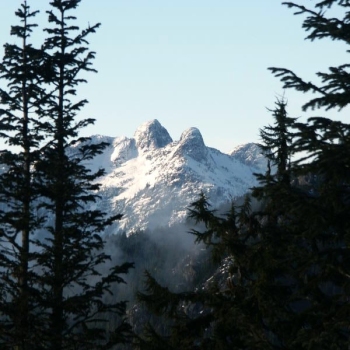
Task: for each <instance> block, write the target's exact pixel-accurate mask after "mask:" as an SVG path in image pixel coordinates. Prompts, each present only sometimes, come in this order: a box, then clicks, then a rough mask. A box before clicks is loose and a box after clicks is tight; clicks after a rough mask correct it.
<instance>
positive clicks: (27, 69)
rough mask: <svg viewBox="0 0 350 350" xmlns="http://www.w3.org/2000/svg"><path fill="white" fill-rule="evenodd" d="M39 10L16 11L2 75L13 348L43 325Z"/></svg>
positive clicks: (4, 276)
mask: <svg viewBox="0 0 350 350" xmlns="http://www.w3.org/2000/svg"><path fill="white" fill-rule="evenodd" d="M36 14H37V11H34V12H32V11H30V8H29V6H28V5H27V2H26V1H24V2H23V3H22V5H21V7H20V8H19V9H18V10H17V12H16V16H17V17H18V18H19V20H20V22H21V24H19V25H16V26H12V27H11V35H14V36H16V37H17V38H19V39H20V40H21V42H22V45H21V46H17V45H16V44H6V45H5V47H4V48H5V55H4V57H3V60H2V62H1V63H0V78H1V80H2V81H3V83H4V85H5V84H6V83H7V87H6V88H2V89H0V102H1V109H0V118H1V119H0V128H1V134H0V137H1V138H2V139H3V142H4V143H5V144H6V145H7V147H8V148H7V149H4V150H2V151H1V153H0V164H1V174H0V202H1V209H0V228H1V230H0V244H1V256H0V283H1V305H0V312H1V322H0V344H1V345H0V346H1V348H11V349H13V348H16V349H31V348H33V346H34V344H35V338H36V336H35V335H36V334H37V332H38V328H40V324H39V323H38V322H37V320H36V319H35V312H34V309H35V308H36V302H35V298H34V296H35V295H36V294H37V293H36V291H35V287H34V286H33V280H34V279H35V278H34V277H35V273H34V271H33V269H32V267H31V265H32V255H31V249H30V239H31V237H30V234H31V233H33V232H34V231H35V230H36V229H37V228H38V227H39V226H40V218H39V217H38V215H37V214H36V209H35V199H36V198H37V196H38V191H37V188H36V185H35V179H34V178H33V174H32V167H33V165H34V164H35V162H36V161H37V160H38V150H39V143H40V141H41V140H42V138H43V136H42V134H41V133H40V125H39V124H40V123H39V122H38V121H37V120H35V118H33V112H34V111H35V110H36V108H37V107H36V106H37V103H38V101H39V99H40V96H42V94H43V89H42V87H41V74H40V73H39V69H40V68H39V67H40V65H41V64H42V62H43V55H42V51H41V50H40V49H35V48H34V47H33V46H32V45H31V44H30V43H29V39H30V34H31V33H32V30H33V28H34V27H36V26H37V25H36V24H34V23H31V22H30V21H31V20H32V18H33V17H34V16H35V15H36Z"/></svg>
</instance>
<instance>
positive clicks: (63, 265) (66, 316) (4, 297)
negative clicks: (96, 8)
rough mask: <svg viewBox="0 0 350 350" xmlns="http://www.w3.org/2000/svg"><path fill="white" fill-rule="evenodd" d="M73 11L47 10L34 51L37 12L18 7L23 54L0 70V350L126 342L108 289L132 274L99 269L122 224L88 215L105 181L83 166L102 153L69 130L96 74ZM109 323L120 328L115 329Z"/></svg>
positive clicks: (11, 55)
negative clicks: (0, 143) (2, 83)
mask: <svg viewBox="0 0 350 350" xmlns="http://www.w3.org/2000/svg"><path fill="white" fill-rule="evenodd" d="M79 3H80V1H73V0H72V1H69V0H66V1H64V0H57V1H51V2H50V3H49V5H50V6H51V10H50V11H48V21H49V24H50V25H51V27H50V28H47V29H45V30H46V32H47V38H46V40H45V42H44V43H43V45H42V46H41V48H40V50H34V49H33V48H32V47H31V46H30V45H28V44H27V43H26V40H27V38H28V34H29V33H30V32H31V28H32V26H33V25H30V24H28V23H27V18H29V17H32V16H34V14H35V12H34V13H31V12H30V11H29V7H28V6H27V5H26V3H24V5H23V6H22V10H19V11H18V12H17V15H18V16H19V17H20V18H21V19H23V21H24V25H23V26H22V27H14V28H13V33H14V34H16V35H18V36H19V37H20V38H22V39H23V48H18V47H15V46H11V45H7V46H6V53H5V58H4V61H3V64H2V65H1V72H2V78H5V79H7V80H8V81H9V92H7V91H5V90H1V101H2V103H3V104H7V106H8V108H3V109H1V115H2V120H1V129H2V137H4V138H5V139H6V140H7V142H8V143H9V144H10V145H16V146H20V147H21V149H22V150H21V151H20V152H19V153H15V152H10V151H3V152H2V154H1V157H2V158H1V161H2V165H3V169H2V170H3V173H2V175H1V179H0V180H1V188H0V192H1V200H2V202H3V205H2V208H1V209H2V210H1V217H0V219H1V222H0V225H1V242H2V243H3V250H2V254H1V280H0V282H1V287H2V290H1V310H0V311H1V316H0V317H1V347H2V348H9V349H48V348H49V349H57V350H58V349H59V350H62V349H110V348H113V347H114V346H115V345H116V344H119V343H124V342H127V341H128V340H129V338H130V335H131V327H130V326H129V325H128V324H127V323H126V322H125V320H124V314H125V307H126V302H125V301H116V300H115V297H114V296H113V295H112V288H114V287H113V286H114V285H115V284H118V283H123V282H124V281H123V279H122V278H121V277H120V274H123V273H127V271H128V269H129V268H130V267H132V264H131V263H125V264H123V265H121V266H112V267H110V268H107V266H108V264H109V263H108V261H109V260H110V257H109V256H108V255H106V254H105V253H104V250H103V247H104V242H103V240H102V238H101V237H100V233H101V232H102V231H103V230H105V229H106V227H107V226H108V225H110V224H111V223H112V222H113V221H114V220H117V219H119V218H120V217H121V216H120V215H116V216H113V217H108V216H107V215H106V214H105V213H103V212H102V211H100V210H98V209H92V208H93V203H94V202H95V201H96V198H97V194H96V191H97V190H98V189H99V184H98V183H97V182H96V180H97V178H98V177H99V176H101V175H102V174H103V173H104V171H103V169H100V170H98V171H97V172H91V171H90V170H89V169H88V168H87V163H88V162H89V161H90V160H91V159H93V157H94V156H95V155H97V154H99V153H101V152H102V151H103V150H104V148H105V147H106V146H107V145H106V144H105V143H97V144H94V143H93V142H91V140H90V139H89V138H82V137H79V132H80V130H81V128H83V127H85V126H86V125H89V124H92V123H93V122H94V120H93V119H85V120H80V121H78V120H77V113H78V112H79V111H80V110H81V108H82V107H83V106H84V105H85V104H86V103H87V101H86V100H74V99H75V95H76V88H77V86H78V85H79V84H80V83H82V82H85V79H84V78H82V77H81V74H82V73H83V74H84V73H86V72H91V71H92V72H94V71H95V70H94V69H93V68H91V61H92V60H93V58H94V55H95V54H94V52H90V51H89V50H88V48H87V47H86V45H87V44H88V42H87V40H86V39H87V37H88V35H89V34H91V33H94V32H95V30H96V29H97V28H98V26H99V24H97V25H94V26H92V27H90V26H89V27H88V28H87V29H85V30H83V31H80V30H79V28H78V27H77V26H75V25H74V24H71V23H73V22H74V21H75V20H76V18H75V17H74V16H72V15H71V11H73V10H75V9H76V8H77V7H78V5H79ZM29 112H31V113H29ZM90 208H91V209H90ZM34 213H35V215H33V214H34ZM38 214H39V217H38ZM41 214H42V215H41ZM20 236H21V237H20ZM111 314H113V315H118V316H119V319H120V322H119V323H118V324H117V326H116V328H114V329H110V327H109V326H108V321H109V316H111Z"/></svg>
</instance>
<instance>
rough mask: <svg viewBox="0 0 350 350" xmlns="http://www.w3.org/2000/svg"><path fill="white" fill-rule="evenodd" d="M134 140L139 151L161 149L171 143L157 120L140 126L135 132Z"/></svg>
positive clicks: (167, 134)
mask: <svg viewBox="0 0 350 350" xmlns="http://www.w3.org/2000/svg"><path fill="white" fill-rule="evenodd" d="M134 139H135V141H136V146H137V148H139V149H154V148H162V147H165V146H166V145H167V144H169V143H171V142H172V141H173V140H172V138H171V137H170V135H169V133H168V131H167V130H166V129H165V128H164V127H163V126H162V125H161V124H160V123H159V121H158V120H157V119H153V120H150V121H148V122H146V123H143V124H142V125H140V126H139V127H138V128H137V130H136V131H135V134H134Z"/></svg>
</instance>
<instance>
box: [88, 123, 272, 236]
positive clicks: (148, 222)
mask: <svg viewBox="0 0 350 350" xmlns="http://www.w3.org/2000/svg"><path fill="white" fill-rule="evenodd" d="M98 141H106V142H109V143H110V146H109V147H107V148H106V149H105V151H104V152H103V154H101V155H99V156H98V157H96V158H95V159H94V160H93V161H92V162H90V163H89V164H88V166H89V167H90V168H91V169H93V170H96V169H97V168H99V167H103V168H104V169H105V170H106V174H105V176H103V177H102V178H100V179H99V183H101V185H102V186H101V189H100V192H99V194H100V200H99V201H98V202H97V203H96V204H95V205H96V206H98V207H99V208H100V209H103V210H105V211H106V212H108V213H112V214H116V213H122V214H123V218H122V220H121V221H119V222H118V223H116V224H115V225H114V226H113V227H112V228H109V229H108V231H107V233H116V232H118V231H119V230H123V231H126V232H127V233H132V232H135V231H137V230H143V229H146V228H148V229H152V228H154V227H161V226H172V225H174V224H176V223H179V222H184V221H185V219H186V217H187V207H188V206H189V204H190V203H192V202H193V201H194V200H196V198H198V195H199V193H200V192H201V191H203V192H204V193H206V194H207V195H208V197H209V198H210V202H211V203H212V205H213V208H216V207H219V206H220V205H223V204H225V203H228V202H230V201H231V200H232V199H233V198H236V197H238V196H242V195H243V194H245V193H246V192H247V191H249V189H250V188H251V187H252V186H254V185H255V184H256V179H255V177H254V175H253V173H256V172H264V171H265V167H266V160H265V159H264V157H263V156H262V155H261V154H260V151H259V147H258V146H257V145H256V144H254V143H248V144H245V145H242V146H239V147H236V148H235V149H234V150H233V151H232V152H230V154H224V153H222V152H220V151H218V150H216V149H214V148H211V147H207V146H206V145H205V143H204V140H203V137H202V135H201V133H200V131H199V130H198V129H197V128H194V127H192V128H189V129H187V130H185V131H184V132H183V133H182V135H181V137H180V140H178V141H173V140H172V138H171V136H170V135H169V133H168V131H167V130H166V129H165V128H164V127H163V126H162V125H161V124H160V123H159V121H158V120H151V121H148V122H146V123H144V124H142V125H141V126H140V127H139V128H138V129H137V130H136V131H135V133H134V137H132V138H127V137H117V138H113V137H107V136H99V135H96V136H92V138H91V142H98Z"/></svg>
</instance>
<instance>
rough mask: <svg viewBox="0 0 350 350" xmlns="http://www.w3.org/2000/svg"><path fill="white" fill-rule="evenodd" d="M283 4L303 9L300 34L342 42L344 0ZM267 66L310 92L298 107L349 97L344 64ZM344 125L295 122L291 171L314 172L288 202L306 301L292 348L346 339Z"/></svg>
mask: <svg viewBox="0 0 350 350" xmlns="http://www.w3.org/2000/svg"><path fill="white" fill-rule="evenodd" d="M284 4H285V5H287V6H288V7H289V8H293V9H295V10H296V12H295V13H296V14H297V15H306V19H305V20H304V22H303V28H305V30H306V31H308V32H309V34H308V36H307V37H306V38H307V39H309V40H311V41H313V40H316V39H323V38H329V39H331V40H339V41H342V42H344V43H345V44H348V43H349V39H348V37H349V35H348V26H349V24H348V22H349V18H350V12H349V7H350V3H349V2H348V1H341V0H339V1H336V0H328V1H318V2H316V3H315V4H314V8H307V7H305V6H304V5H300V4H297V3H293V2H285V3H284ZM329 9H335V10H336V11H337V13H338V14H339V17H334V16H328V12H327V10H329ZM341 16H342V17H341ZM271 71H272V72H273V73H274V74H275V75H276V76H278V77H280V78H281V80H282V82H283V83H284V87H285V88H293V89H296V90H298V91H301V92H303V93H309V92H312V93H314V94H316V97H314V98H311V99H310V101H309V102H307V103H306V104H305V105H304V106H303V110H304V111H308V110H310V109H311V110H315V109H322V110H326V111H330V110H333V109H338V110H341V109H343V108H344V107H346V106H347V105H348V104H349V103H350V98H349V83H350V79H349V65H348V64H343V65H340V66H338V67H330V68H329V70H328V72H318V73H316V74H317V76H318V77H319V78H320V79H321V82H320V83H313V82H306V81H304V80H303V79H302V78H300V77H299V76H297V75H296V74H295V73H294V72H292V71H290V70H288V69H285V68H276V67H274V68H271ZM349 130H350V125H349V124H346V123H343V122H340V121H334V120H332V119H330V118H326V117H321V116H319V117H312V118H309V119H308V122H307V123H299V124H298V126H297V135H296V140H295V152H303V157H302V158H301V159H299V160H297V161H296V162H295V165H294V169H295V171H296V172H297V173H298V174H299V175H304V176H305V175H306V174H311V175H312V176H313V177H314V178H315V179H316V181H314V184H313V186H312V187H311V188H309V191H307V192H306V193H304V196H299V197H298V198H297V201H295V202H294V211H293V214H294V215H295V221H297V224H298V228H299V232H301V233H302V240H303V243H302V244H301V242H300V244H299V248H300V249H299V252H298V254H297V255H296V256H295V259H296V261H297V262H298V263H297V268H298V273H299V275H300V276H301V277H303V281H304V283H303V285H302V288H301V289H299V296H300V299H303V300H307V303H304V307H303V309H302V312H301V314H300V318H301V319H302V320H303V323H304V326H303V327H301V328H300V329H299V331H298V332H297V333H296V335H295V341H294V344H296V345H295V346H299V348H308V349H329V348H334V349H344V348H346V347H347V346H348V344H349V340H350V334H349V329H348V326H347V325H348V324H349V319H350V310H349V305H348V303H347V299H348V295H349V282H350V281H349V278H348V276H349V272H350V265H349V258H348V257H349V232H350V231H349V224H350V221H349V216H348V215H347V213H348V212H349V200H348V198H349V186H348V184H349V165H350V163H349Z"/></svg>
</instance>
